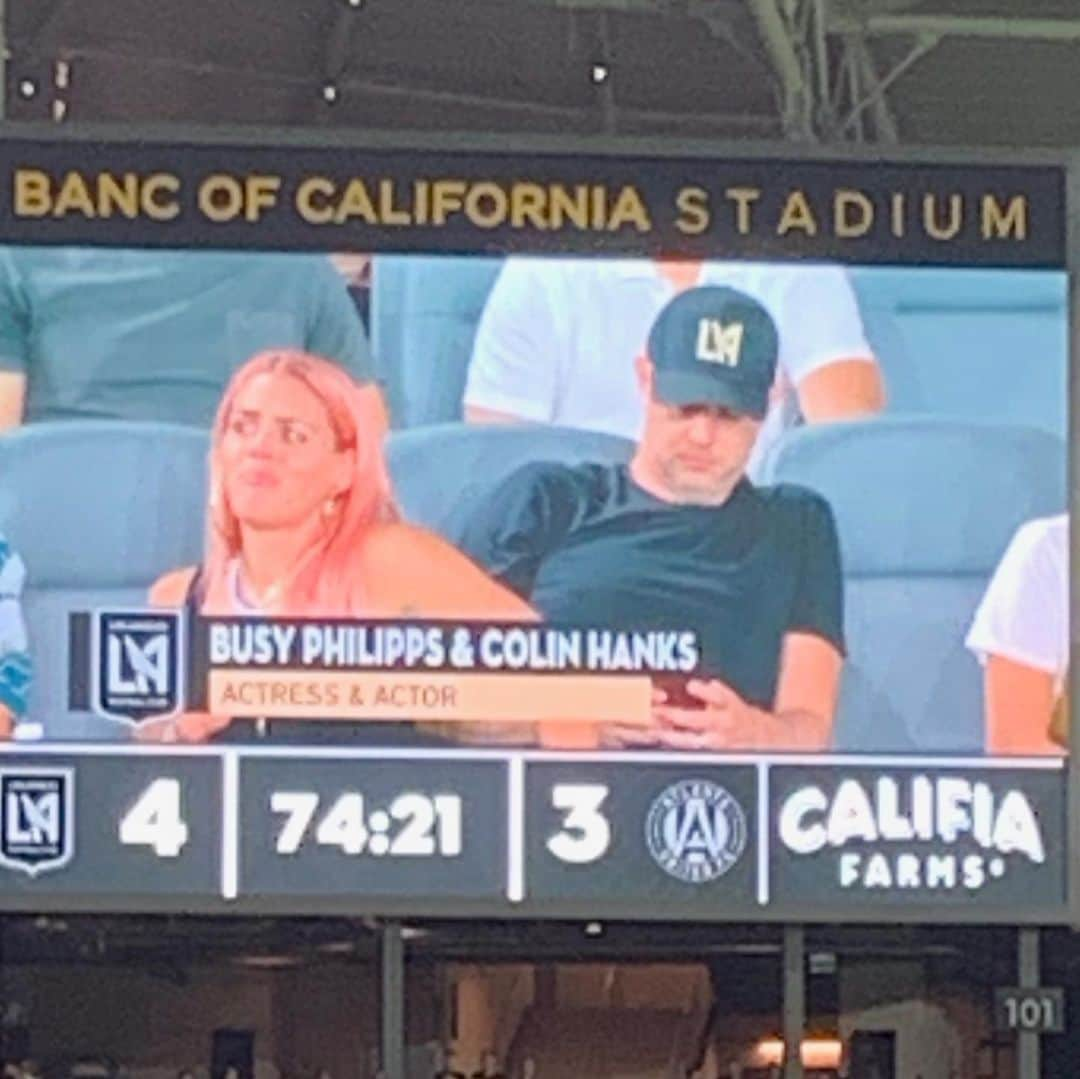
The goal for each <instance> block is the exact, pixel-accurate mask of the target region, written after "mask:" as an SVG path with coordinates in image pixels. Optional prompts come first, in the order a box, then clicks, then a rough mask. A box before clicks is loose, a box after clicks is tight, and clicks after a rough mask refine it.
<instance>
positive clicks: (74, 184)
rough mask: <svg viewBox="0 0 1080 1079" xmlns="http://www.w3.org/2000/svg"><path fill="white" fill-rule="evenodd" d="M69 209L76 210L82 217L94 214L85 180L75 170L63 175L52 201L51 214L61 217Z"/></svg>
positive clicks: (92, 202)
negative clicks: (54, 198)
mask: <svg viewBox="0 0 1080 1079" xmlns="http://www.w3.org/2000/svg"><path fill="white" fill-rule="evenodd" d="M69 210H77V211H78V212H79V213H81V214H82V215H83V217H94V216H96V214H95V211H94V200H93V199H92V198H91V197H90V191H89V189H88V188H87V186H86V181H85V180H84V179H83V178H82V177H81V176H80V175H79V174H78V173H77V172H69V173H68V174H67V175H66V176H65V177H64V180H63V183H62V184H61V185H60V191H59V192H58V193H57V196H56V201H55V202H54V203H53V208H52V215H53V217H63V216H64V215H65V214H66V213H68V211H69Z"/></svg>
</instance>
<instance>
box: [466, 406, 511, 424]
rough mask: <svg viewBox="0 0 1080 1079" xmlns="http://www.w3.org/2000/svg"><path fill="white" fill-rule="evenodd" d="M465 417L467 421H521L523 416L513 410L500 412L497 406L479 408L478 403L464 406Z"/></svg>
mask: <svg viewBox="0 0 1080 1079" xmlns="http://www.w3.org/2000/svg"><path fill="white" fill-rule="evenodd" d="M465 419H466V421H467V422H469V423H523V422H525V420H524V417H522V416H516V415H514V413H513V412H500V411H499V410H498V409H497V408H481V407H480V406H479V405H466V406H465Z"/></svg>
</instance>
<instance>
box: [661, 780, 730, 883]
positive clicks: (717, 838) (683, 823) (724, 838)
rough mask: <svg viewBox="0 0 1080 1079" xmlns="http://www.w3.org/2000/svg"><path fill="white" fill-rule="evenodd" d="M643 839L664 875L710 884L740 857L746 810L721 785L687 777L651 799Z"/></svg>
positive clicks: (688, 881)
mask: <svg viewBox="0 0 1080 1079" xmlns="http://www.w3.org/2000/svg"><path fill="white" fill-rule="evenodd" d="M645 842H646V844H647V845H648V848H649V853H650V854H651V855H652V856H653V859H654V860H655V862H656V863H657V865H659V866H660V868H661V869H663V870H664V872H665V873H667V874H669V875H670V876H672V877H675V878H676V879H677V880H681V881H684V882H685V883H687V884H706V883H708V882H709V881H711V880H716V878H717V877H722V876H723V875H724V874H725V873H726V872H727V871H728V870H729V869H730V868H731V867H732V866H733V865H734V864H735V863H736V862H737V861H738V860H739V858H740V857H741V856H742V853H743V851H744V850H745V849H746V814H745V813H743V810H742V807H741V806H740V805H739V803H738V802H736V801H735V799H734V798H732V796H731V795H730V794H729V793H728V792H727V791H726V790H725V789H724V788H723V787H721V786H719V785H718V784H716V783H712V782H710V781H709V780H707V779H684V780H681V781H680V782H678V783H673V784H672V785H671V786H669V787H667V788H665V789H664V790H663V791H661V792H660V794H659V795H658V796H657V797H656V799H655V800H654V801H653V803H652V805H651V806H650V808H649V812H648V815H647V816H646V818H645Z"/></svg>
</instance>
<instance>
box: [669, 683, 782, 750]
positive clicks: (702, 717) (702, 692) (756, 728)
mask: <svg viewBox="0 0 1080 1079" xmlns="http://www.w3.org/2000/svg"><path fill="white" fill-rule="evenodd" d="M686 692H687V693H689V694H690V696H691V697H696V698H697V699H698V700H699V701H701V702H702V703H703V704H704V705H705V707H704V708H678V707H676V706H675V705H670V704H666V703H663V702H662V701H661V702H658V703H657V704H656V706H655V707H654V708H653V718H654V719H655V720H656V723H657V728H656V730H657V736H658V737H657V744H658V745H660V746H663V747H664V748H667V749H705V750H708V749H750V748H753V747H754V746H755V745H757V744H758V743H760V741H761V733H762V732H761V728H762V724H763V721H764V720H765V719H766V717H767V713H765V712H764V711H763V710H762V709H760V708H755V707H754V706H753V705H751V704H748V703H747V702H746V701H744V700H743V699H742V697H740V696H739V695H738V693H736V692H735V690H733V689H732V688H731V687H730V686H729V685H727V684H726V683H724V682H721V681H719V680H718V679H710V680H709V681H704V680H703V679H700V678H692V679H690V681H689V682H687V683H686ZM658 693H659V695H660V696H662V697H665V699H666V695H664V694H663V693H662V691H658ZM655 699H656V698H655V697H654V700H655Z"/></svg>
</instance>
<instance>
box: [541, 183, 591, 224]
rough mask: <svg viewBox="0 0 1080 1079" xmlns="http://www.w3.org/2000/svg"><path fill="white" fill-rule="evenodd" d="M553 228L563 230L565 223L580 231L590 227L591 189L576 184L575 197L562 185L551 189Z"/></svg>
mask: <svg viewBox="0 0 1080 1079" xmlns="http://www.w3.org/2000/svg"><path fill="white" fill-rule="evenodd" d="M549 198H550V199H551V227H552V228H553V229H556V230H558V229H561V228H562V227H563V222H564V221H569V222H570V224H571V225H573V226H574V227H575V228H579V229H587V228H588V227H589V189H588V188H587V187H586V186H585V185H584V184H575V185H574V191H573V195H571V193H570V192H569V191H568V190H567V189H566V188H565V187H563V185H562V184H557V185H555V186H554V187H552V188H551V191H550V195H549Z"/></svg>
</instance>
